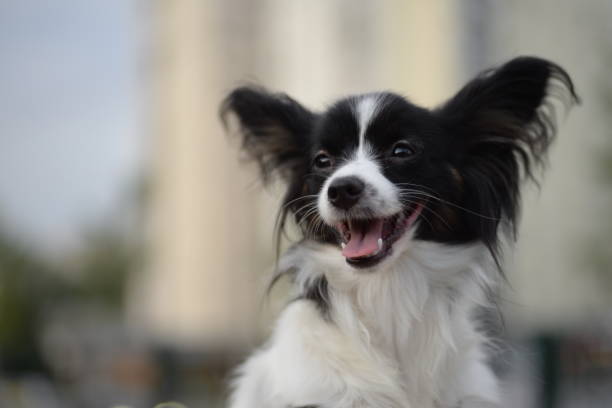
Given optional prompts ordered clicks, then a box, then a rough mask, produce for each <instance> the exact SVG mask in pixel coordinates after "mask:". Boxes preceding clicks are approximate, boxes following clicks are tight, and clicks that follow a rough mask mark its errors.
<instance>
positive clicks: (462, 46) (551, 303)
mask: <svg viewBox="0 0 612 408" xmlns="http://www.w3.org/2000/svg"><path fill="white" fill-rule="evenodd" d="M611 21H612V2H611V1H609V0H587V1H580V2H579V1H573V0H538V1H507V2H501V1H494V0H464V1H450V0H449V1H442V0H439V1H438V0H436V1H417V0H383V1H368V0H310V1H300V0H261V1H253V0H201V1H198V0H176V1H171V0H157V1H145V0H88V1H81V0H37V1H34V0H2V1H0V407H11V408H34V407H36V408H38V407H41V408H73V407H74V408H90V407H92V408H93V407H95V408H97V407H101V408H102V407H104V408H106V407H119V406H122V407H131V408H139V407H143V408H144V407H152V406H154V405H156V404H157V403H161V402H164V401H179V402H181V403H183V404H185V405H186V406H188V407H190V408H192V407H220V406H223V400H224V398H225V392H226V391H225V390H226V387H225V384H226V381H227V379H228V376H229V373H230V372H231V367H233V366H234V365H235V364H236V363H237V362H239V361H240V360H241V359H243V358H244V356H245V355H247V353H248V351H249V350H251V349H252V348H253V347H255V346H256V345H258V344H261V342H262V339H263V338H265V335H266V333H268V332H269V328H270V321H271V320H270V319H271V318H272V317H273V316H274V315H275V314H276V313H277V312H278V310H279V308H280V307H281V306H282V302H283V291H282V289H281V290H278V291H277V292H276V293H274V294H273V295H272V296H271V298H268V299H266V298H265V297H264V295H263V292H264V291H263V289H264V286H265V282H266V278H267V277H268V276H269V273H270V272H271V270H272V268H273V265H274V247H273V243H272V226H273V223H274V217H275V212H276V205H277V202H278V196H279V192H280V187H279V186H273V187H271V188H269V189H268V190H264V189H263V188H262V187H261V185H260V183H259V182H258V177H257V174H256V171H255V170H256V169H255V168H254V167H252V166H249V165H247V164H245V163H241V162H240V160H239V159H240V154H239V153H238V151H237V149H236V145H237V142H236V141H235V140H231V138H230V139H228V138H227V137H226V136H225V135H224V132H223V131H222V129H221V126H220V123H219V120H218V117H217V112H218V106H219V103H220V101H221V99H222V98H223V95H224V94H225V93H226V92H228V91H229V90H230V89H232V87H234V86H237V85H240V84H244V83H258V84H261V85H264V86H266V87H269V88H270V89H273V90H283V91H285V92H287V93H289V94H291V95H292V96H294V97H295V98H297V99H298V100H300V101H302V102H303V103H305V104H306V105H308V106H310V107H311V108H313V109H322V108H324V107H325V105H326V104H328V103H330V102H331V101H333V100H334V99H336V98H338V97H341V96H344V95H347V94H350V93H355V92H367V91H373V90H381V89H390V90H394V91H396V92H399V93H402V94H405V95H408V96H409V97H410V98H411V99H412V100H413V101H414V102H416V103H419V104H423V105H426V106H435V105H437V104H439V103H441V102H442V101H444V100H445V98H447V97H449V96H450V95H452V94H453V93H454V92H455V91H456V90H458V88H459V87H460V86H461V85H462V84H463V83H464V82H465V81H466V80H468V79H469V78H470V77H472V76H473V75H475V74H476V73H477V72H479V71H480V70H482V69H484V68H486V67H489V66H492V65H496V64H499V63H501V62H503V61H505V60H506V59H509V58H511V57H514V56H517V55H522V54H531V55H538V56H542V57H545V58H549V59H551V60H553V61H555V62H557V63H559V64H560V65H562V66H563V67H565V68H566V69H567V70H568V71H569V72H570V73H571V75H572V77H573V78H574V80H575V83H576V87H577V89H578V91H579V94H580V96H581V97H582V99H583V104H582V105H581V106H579V107H578V108H576V109H574V110H573V111H572V112H571V113H570V114H569V115H568V116H567V117H564V116H563V115H561V116H560V119H561V122H562V125H561V132H560V135H559V139H558V140H557V143H556V144H555V145H554V146H553V148H552V151H551V158H550V162H551V166H550V169H549V170H548V171H547V173H546V175H545V177H544V180H543V183H542V188H541V189H540V190H537V189H535V188H531V190H529V191H528V193H527V194H526V197H525V200H524V202H525V206H524V217H523V222H522V226H521V229H520V237H521V238H520V241H519V243H518V245H517V250H516V254H515V255H514V256H510V257H508V258H507V260H506V261H507V268H508V276H509V282H508V284H507V285H506V286H505V288H504V293H503V294H502V300H501V301H500V308H501V310H502V311H503V314H504V316H505V319H504V322H503V324H502V325H501V326H500V327H499V329H498V330H497V335H499V338H500V341H501V344H502V346H501V347H500V349H499V352H498V353H497V354H496V356H495V359H494V364H495V367H496V369H497V370H498V372H499V373H500V375H501V376H502V378H503V379H504V382H505V385H504V392H505V396H504V401H505V406H507V407H519V406H520V407H526V408H529V407H550V408H552V407H610V406H612V243H611V241H612V130H611V129H612V76H611V74H610V67H611V66H612V23H611Z"/></svg>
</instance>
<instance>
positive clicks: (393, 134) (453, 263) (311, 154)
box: [222, 57, 578, 408]
mask: <svg viewBox="0 0 612 408" xmlns="http://www.w3.org/2000/svg"><path fill="white" fill-rule="evenodd" d="M553 97H556V98H557V99H559V98H560V99H561V100H562V101H563V102H566V105H571V104H573V103H574V102H577V100H578V98H577V96H576V94H575V92H574V86H573V84H572V81H571V79H570V77H569V75H568V74H567V73H566V72H565V71H564V70H563V69H562V68H561V67H559V66H558V65H556V64H554V63H551V62H549V61H546V60H543V59H539V58H534V57H520V58H516V59H513V60H511V61H510V62H508V63H506V64H505V65H502V66H501V67H499V68H497V69H492V70H488V71H485V72H483V73H482V74H480V75H479V76H477V77H476V78H475V79H473V80H472V81H471V82H469V83H468V84H467V85H465V87H464V88H463V89H461V90H460V91H459V93H457V94H456V95H455V96H454V97H453V98H452V99H450V100H449V101H448V102H446V103H445V104H443V105H442V106H440V107H439V108H436V109H432V110H429V109H424V108H421V107H418V106H415V105H413V104H412V103H410V102H408V101H407V100H406V99H404V98H403V97H401V96H399V95H396V94H393V93H389V92H380V93H370V94H365V95H358V96H353V97H349V98H345V99H342V100H340V101H338V102H336V103H335V104H333V105H332V106H331V107H330V108H329V109H327V111H325V112H322V113H315V112H312V111H310V110H308V109H306V108H305V107H303V106H302V105H300V104H299V103H298V102H296V101H295V100H293V99H291V98H290V97H288V96H287V95H285V94H273V93H268V92H266V91H265V90H263V89H258V88H253V87H243V88H238V89H236V90H234V91H233V92H232V93H231V94H230V95H229V96H228V97H227V99H226V100H225V103H224V104H223V107H222V113H223V117H226V115H227V114H229V113H231V114H234V115H235V116H237V118H238V121H239V124H240V127H239V129H240V134H241V136H242V140H243V148H244V150H245V151H246V152H247V153H248V154H249V155H250V156H251V157H252V158H254V159H255V160H256V161H257V162H258V163H259V165H260V168H261V170H262V174H263V176H264V180H267V179H268V178H269V176H270V175H272V174H273V173H277V174H279V175H280V176H281V177H282V179H283V180H284V181H285V182H286V183H287V185H288V188H287V193H286V195H285V198H284V202H283V206H282V208H281V210H280V215H279V230H281V229H282V228H283V227H284V225H285V221H286V219H287V216H289V215H293V217H294V218H295V222H296V224H297V225H298V226H299V227H300V231H301V233H302V234H303V239H302V240H301V241H300V242H299V243H297V244H295V245H294V246H293V247H291V248H290V249H289V250H288V251H287V252H286V253H285V254H284V255H283V256H282V257H281V258H280V261H279V271H280V272H279V274H289V275H290V276H292V277H293V281H294V283H295V290H296V299H295V300H294V301H292V302H290V303H289V305H288V306H287V307H286V308H285V310H284V312H283V313H282V315H281V316H280V318H279V320H278V323H277V325H276V328H275V330H274V333H273V336H272V338H271V339H270V341H269V343H268V344H267V345H266V346H265V347H263V348H262V349H261V350H259V351H257V352H256V353H255V354H254V355H253V356H252V357H251V358H249V359H248V361H246V363H245V364H244V365H242V367H241V368H240V370H239V372H238V376H237V379H236V382H235V389H234V392H233V395H232V400H231V407H233V408H254V407H256V408H289V407H306V406H308V407H321V408H345V407H346V408H349V407H351V408H353V407H369V408H385V407H388V408H392V407H393V408H400V407H418V408H434V407H436V408H437V407H440V408H456V407H464V408H465V407H489V406H496V405H497V404H498V401H499V398H500V394H499V391H498V384H497V380H496V378H495V376H494V375H493V373H492V371H491V369H490V368H489V367H488V365H487V338H486V336H485V335H484V334H483V333H482V331H481V330H480V329H481V328H480V327H479V323H478V322H477V321H476V319H475V311H477V309H478V308H480V307H483V306H487V304H488V301H487V292H488V291H490V289H491V288H492V287H494V285H495V282H496V281H497V280H498V276H499V275H500V274H499V271H500V257H501V253H502V248H503V246H504V245H503V243H504V242H508V241H509V242H511V241H512V240H513V238H514V233H515V225H516V222H517V219H518V215H519V214H518V213H519V205H520V197H519V189H520V184H521V180H522V179H524V178H533V177H534V175H535V173H534V172H536V170H537V169H538V167H540V165H541V164H543V162H544V161H545V155H546V152H547V149H548V147H549V145H550V144H551V142H552V140H553V138H554V134H555V109H554V106H553V105H554V104H553V103H552V100H551V98H553ZM505 238H508V239H505Z"/></svg>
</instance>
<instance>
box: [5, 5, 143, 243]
mask: <svg viewBox="0 0 612 408" xmlns="http://www.w3.org/2000/svg"><path fill="white" fill-rule="evenodd" d="M141 9H142V4H137V1H136V0H87V1H82V0H36V1H35V0H3V1H2V2H0V226H1V227H2V228H4V229H7V230H8V231H10V232H11V233H13V234H16V236H18V237H19V238H20V239H21V240H22V241H25V242H26V243H27V244H29V245H32V246H33V247H35V248H37V249H40V250H42V251H62V250H65V249H66V248H68V247H71V246H73V245H75V244H78V240H79V234H80V233H81V231H82V229H83V228H84V226H85V225H87V224H91V223H95V222H96V221H97V220H99V219H102V218H104V217H105V216H107V215H108V214H109V213H111V212H112V211H113V209H114V208H115V207H116V206H117V204H118V202H119V200H120V199H121V195H122V194H125V190H126V189H127V188H129V185H130V182H133V180H134V178H135V177H136V175H137V172H138V170H139V169H140V166H141V162H142V144H143V131H142V118H141V114H142V106H141V102H142V100H141V97H140V94H141V90H142V87H143V83H144V81H143V78H142V71H143V60H144V58H143V55H142V54H143V53H142V51H143V48H144V47H143V44H142V38H143V36H142V24H141V23H142V20H143V19H142V18H141V17H142V16H140V15H139V14H138V13H139V12H142V10H141Z"/></svg>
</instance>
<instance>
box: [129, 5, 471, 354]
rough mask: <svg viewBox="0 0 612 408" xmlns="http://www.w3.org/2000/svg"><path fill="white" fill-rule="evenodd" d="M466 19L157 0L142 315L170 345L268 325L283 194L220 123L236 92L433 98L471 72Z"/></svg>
mask: <svg viewBox="0 0 612 408" xmlns="http://www.w3.org/2000/svg"><path fill="white" fill-rule="evenodd" d="M458 18H459V14H458V12H457V10H456V9H455V8H452V7H448V6H447V5H444V4H443V3H438V2H430V3H422V2H419V3H417V2H405V1H388V2H385V5H384V7H380V4H378V3H374V2H369V1H333V2H330V1H320V0H318V1H312V2H287V1H261V2H251V1H247V0H231V1H206V2H200V1H195V0H194V1H181V2H162V1H159V2H157V3H156V6H155V9H154V16H153V26H152V31H153V36H154V37H153V38H154V39H153V56H154V57H153V61H152V63H153V77H152V86H153V88H154V89H155V92H154V94H153V95H152V98H153V99H152V117H151V123H152V128H153V131H154V133H155V142H154V147H153V152H152V156H153V183H152V187H153V195H152V205H151V212H150V214H149V216H150V222H151V223H150V226H151V229H150V233H151V235H150V236H151V246H150V248H151V253H150V255H151V258H150V259H151V260H150V265H149V268H148V270H147V271H146V274H143V275H142V281H138V283H137V284H135V285H133V287H135V288H136V291H137V292H138V294H137V295H135V296H134V299H136V302H135V304H134V305H133V306H134V307H133V308H132V311H133V314H132V315H133V316H135V317H134V318H135V319H136V320H137V321H138V322H140V323H142V324H143V325H144V326H145V327H146V329H147V330H148V331H150V332H151V333H153V334H154V335H155V336H156V338H158V339H159V340H161V341H162V342H169V343H171V344H180V345H181V346H185V345H188V346H190V347H195V348H196V349H206V350H215V349H218V350H228V348H229V349H237V350H240V349H242V348H243V347H245V346H246V345H252V344H253V341H254V339H256V338H257V333H258V330H260V329H262V328H264V329H265V328H266V327H267V323H266V320H263V321H262V318H261V316H262V310H265V302H262V297H263V288H264V287H265V280H266V278H267V277H268V276H269V273H270V271H271V270H272V268H273V264H274V246H273V242H272V226H273V223H274V219H275V214H276V210H277V204H276V203H277V201H278V197H277V196H278V195H279V191H280V190H279V189H278V188H272V190H274V191H273V192H272V193H270V192H268V193H266V192H265V191H264V190H263V189H262V187H261V185H260V183H259V180H258V175H257V173H256V168H255V167H253V166H248V165H245V164H244V163H239V157H240V156H241V155H240V154H239V152H238V149H237V146H238V142H239V141H238V140H231V138H230V139H228V138H227V137H226V136H225V133H224V131H223V129H222V128H221V124H220V122H219V118H218V115H217V113H218V108H219V104H220V102H221V101H222V99H223V97H224V95H225V94H226V93H227V92H228V91H229V90H231V89H232V87H235V86H238V85H240V84H244V83H245V82H254V83H258V84H261V85H264V86H266V87H269V88H270V89H273V90H282V91H284V92H287V93H289V94H290V95H293V96H294V97H295V98H296V99H298V100H300V101H301V102H303V103H305V104H306V105H308V106H310V107H312V108H313V109H319V108H322V107H323V106H324V104H326V103H330V102H331V101H333V100H334V99H336V98H338V97H341V96H343V95H346V94H348V93H355V92H367V91H373V90H379V89H393V90H396V91H398V92H401V93H405V94H406V95H409V96H410V97H411V98H412V99H413V100H414V101H416V102H418V103H422V104H426V105H432V104H434V103H437V102H439V101H441V100H442V98H444V97H445V96H447V95H448V93H449V91H450V90H453V89H455V88H456V87H457V83H458V77H459V76H463V75H460V74H461V70H457V67H461V66H462V63H461V61H460V59H459V54H458V53H457V50H458V49H460V47H459V43H458V41H459V37H458V35H457V33H458V26H457V25H458V24H459V21H458ZM440 26H443V27H445V29H444V30H440V29H439V27H440ZM424 39H427V40H426V41H424ZM275 192H276V193H275ZM275 195H276V197H275ZM262 305H264V306H263V307H262Z"/></svg>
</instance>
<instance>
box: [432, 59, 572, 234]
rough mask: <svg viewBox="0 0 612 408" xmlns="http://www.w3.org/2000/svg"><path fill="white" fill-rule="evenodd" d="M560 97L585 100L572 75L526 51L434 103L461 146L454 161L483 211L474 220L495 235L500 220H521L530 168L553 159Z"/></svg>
mask: <svg viewBox="0 0 612 408" xmlns="http://www.w3.org/2000/svg"><path fill="white" fill-rule="evenodd" d="M549 97H556V98H558V99H559V100H560V101H561V102H564V103H565V104H566V106H568V105H571V104H573V103H574V102H577V101H578V97H577V96H576V93H575V91H574V85H573V83H572V80H571V79H570V77H569V75H568V74H567V72H565V70H563V68H561V67H560V66H558V65H556V64H554V63H552V62H550V61H546V60H543V59H540V58H535V57H519V58H516V59H513V60H511V61H509V62H508V63H506V64H504V65H502V66H501V67H499V68H497V69H492V70H489V71H485V72H483V73H482V74H480V75H479V76H478V77H476V78H475V79H473V80H472V81H470V82H469V83H468V84H467V85H465V87H463V89H461V90H460V91H459V92H458V93H457V94H456V95H455V96H454V97H453V98H452V99H450V100H449V101H448V102H447V103H446V104H445V105H443V106H442V107H441V108H439V109H437V110H435V111H434V114H436V115H439V118H440V119H441V121H442V123H443V124H444V126H445V128H446V129H447V132H448V134H449V135H450V136H449V137H452V138H453V139H454V142H453V145H454V146H457V149H456V150H457V151H458V152H461V153H460V154H457V155H456V157H455V159H454V160H455V163H453V166H455V167H456V168H455V169H453V171H455V170H456V171H457V172H458V173H459V174H460V176H461V177H460V179H461V182H462V188H463V190H464V200H465V202H464V204H465V205H468V206H469V208H470V210H471V211H473V212H474V213H478V214H479V216H476V215H474V216H472V220H471V221H472V223H473V224H474V225H473V227H474V228H476V230H477V231H479V233H480V234H481V236H482V237H483V238H484V240H485V242H489V243H492V242H494V241H495V239H496V236H497V226H498V224H499V220H500V219H502V218H506V219H507V220H509V221H510V223H511V224H512V225H514V221H515V219H516V216H517V213H518V205H519V185H520V180H521V178H522V175H526V176H527V177H529V178H534V173H533V167H534V165H536V166H537V165H539V164H543V163H545V160H546V153H547V150H548V147H549V145H550V143H551V142H552V140H553V139H554V136H555V132H556V121H555V104H554V103H553V101H552V100H551V98H549Z"/></svg>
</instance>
